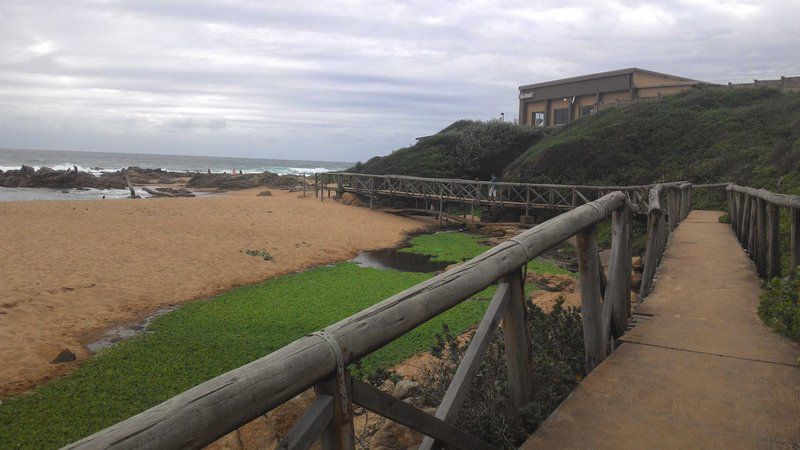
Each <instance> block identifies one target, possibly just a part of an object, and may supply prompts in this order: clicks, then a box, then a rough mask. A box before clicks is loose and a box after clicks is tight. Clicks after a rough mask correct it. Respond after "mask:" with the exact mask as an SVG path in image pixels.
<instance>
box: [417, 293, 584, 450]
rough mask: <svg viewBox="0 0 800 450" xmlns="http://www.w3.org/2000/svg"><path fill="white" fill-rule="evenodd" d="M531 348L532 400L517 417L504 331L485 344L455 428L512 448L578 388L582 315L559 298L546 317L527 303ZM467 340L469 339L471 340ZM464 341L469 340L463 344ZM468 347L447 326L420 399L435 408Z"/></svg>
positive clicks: (423, 381)
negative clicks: (508, 372)
mask: <svg viewBox="0 0 800 450" xmlns="http://www.w3.org/2000/svg"><path fill="white" fill-rule="evenodd" d="M529 307H530V314H531V321H530V323H531V329H530V331H531V345H532V348H533V368H532V370H533V374H534V380H535V381H534V400H533V402H532V403H530V404H529V405H528V406H526V407H525V408H523V410H522V413H521V414H517V412H516V411H515V410H514V407H513V406H512V405H511V402H510V401H509V391H508V389H509V388H508V374H507V372H506V364H505V361H504V359H503V355H504V345H503V339H502V330H501V331H500V332H498V334H497V335H496V336H495V337H494V339H493V340H492V342H491V343H490V345H489V349H488V351H487V354H486V358H485V359H484V361H483V363H482V364H481V367H480V369H479V371H478V373H477V375H476V376H475V378H474V380H473V383H472V387H471V389H470V391H469V394H468V396H467V400H466V402H465V404H464V405H463V407H462V408H461V411H460V413H459V416H458V419H457V421H456V423H455V424H456V426H457V427H459V428H461V429H463V430H465V431H467V432H469V433H471V434H473V435H475V436H477V437H479V438H481V439H483V440H485V441H487V442H489V443H491V444H494V445H496V446H498V447H504V448H516V447H517V446H519V445H520V444H521V443H522V442H524V440H525V439H526V438H527V437H528V436H529V435H530V434H531V433H532V432H533V431H534V430H536V428H537V427H538V426H539V425H540V424H541V423H542V422H543V421H544V420H545V419H546V418H547V416H548V415H549V414H550V413H551V412H552V411H553V410H554V409H555V408H556V407H557V406H558V405H559V404H560V403H561V401H562V400H563V399H564V398H566V397H567V396H568V395H569V394H570V392H572V390H573V389H574V388H575V387H576V386H577V385H578V383H579V382H580V380H581V379H582V378H583V375H584V370H585V369H584V350H583V331H582V327H581V317H580V313H579V311H578V309H577V308H572V307H569V308H568V307H564V299H563V298H560V299H559V300H558V301H556V303H555V304H554V306H553V308H552V310H551V311H550V312H549V313H546V312H544V311H543V310H542V309H540V308H539V307H538V306H536V305H533V304H529ZM470 339H471V337H470ZM467 341H468V340H467ZM467 347H468V342H460V341H459V339H458V338H457V337H456V336H454V335H453V334H451V333H450V331H449V330H448V329H447V328H446V327H445V328H444V329H443V331H442V333H441V334H440V335H438V336H437V341H436V344H434V345H433V346H432V348H431V354H432V355H433V356H434V357H435V358H436V361H435V363H433V364H431V365H430V366H429V367H428V368H427V370H426V371H425V374H424V375H423V377H422V379H421V380H420V383H421V385H422V386H423V389H424V394H423V401H424V403H425V405H426V406H433V407H436V406H438V405H439V403H440V402H441V400H442V398H443V397H444V394H445V392H446V391H447V387H448V386H449V385H450V381H451V380H452V378H453V375H454V374H455V372H456V369H457V368H458V364H459V362H460V361H461V358H462V357H463V354H464V352H465V351H466V349H467Z"/></svg>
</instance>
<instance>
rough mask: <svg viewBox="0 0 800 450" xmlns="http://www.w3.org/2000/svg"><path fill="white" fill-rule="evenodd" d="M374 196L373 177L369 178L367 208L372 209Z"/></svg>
mask: <svg viewBox="0 0 800 450" xmlns="http://www.w3.org/2000/svg"><path fill="white" fill-rule="evenodd" d="M373 197H375V178H372V177H370V178H369V209H372V199H373Z"/></svg>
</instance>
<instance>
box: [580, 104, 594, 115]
mask: <svg viewBox="0 0 800 450" xmlns="http://www.w3.org/2000/svg"><path fill="white" fill-rule="evenodd" d="M592 114H594V105H588V106H581V117H586V116H591V115H592Z"/></svg>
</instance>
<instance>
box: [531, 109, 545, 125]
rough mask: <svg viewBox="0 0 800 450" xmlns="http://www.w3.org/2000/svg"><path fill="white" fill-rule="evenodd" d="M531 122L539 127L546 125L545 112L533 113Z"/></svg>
mask: <svg viewBox="0 0 800 450" xmlns="http://www.w3.org/2000/svg"><path fill="white" fill-rule="evenodd" d="M531 116H532V117H531V123H532V124H533V125H534V126H537V127H543V126H544V112H535V113H533V114H531Z"/></svg>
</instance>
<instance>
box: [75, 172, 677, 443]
mask: <svg viewBox="0 0 800 450" xmlns="http://www.w3.org/2000/svg"><path fill="white" fill-rule="evenodd" d="M394 186H398V185H397V184H394ZM648 195H649V198H648V202H649V211H650V215H651V218H652V219H653V221H652V226H651V227H649V228H648V229H649V231H650V233H651V236H650V238H649V244H648V254H649V256H648V258H647V259H646V262H645V270H650V271H652V270H653V269H654V268H653V267H648V266H650V265H653V264H657V261H658V259H659V256H660V253H661V252H663V247H664V245H666V241H667V239H666V236H667V235H668V233H669V231H670V229H671V228H674V227H675V226H676V225H677V224H678V222H679V221H680V219H681V218H682V217H685V216H686V214H687V213H688V210H689V208H690V207H691V202H690V198H691V185H687V184H685V183H681V184H676V183H668V184H661V185H657V186H655V187H653V188H652V189H650V190H649V193H648ZM635 209H636V206H635V205H634V204H633V203H632V202H631V200H630V198H629V197H628V196H627V195H626V194H625V193H624V192H622V191H619V190H617V191H612V192H609V193H607V194H605V195H603V196H601V197H600V198H598V199H596V200H591V201H587V202H586V203H584V204H582V205H578V206H575V208H574V209H572V210H571V211H568V212H565V213H564V214H561V215H559V216H556V217H555V218H552V219H550V220H548V221H547V222H544V223H542V224H540V225H537V226H535V227H533V228H531V229H529V230H526V231H525V232H523V233H521V234H520V235H518V236H516V237H514V238H513V239H510V240H508V241H506V242H504V243H502V244H500V245H498V246H496V247H493V248H492V249H490V250H488V251H486V252H485V253H483V254H481V255H479V256H477V257H475V258H473V259H471V260H469V261H466V262H464V263H462V264H460V265H458V266H456V267H454V268H452V269H450V270H448V271H446V272H444V273H441V274H439V275H437V276H435V277H433V278H431V279H429V280H428V281H425V282H423V283H420V284H418V285H416V286H413V287H411V288H409V289H406V290H405V291H403V292H400V293H399V294H396V295H394V296H391V297H389V298H387V299H385V300H383V301H381V302H380V303H377V304H375V305H374V306H372V307H370V308H367V309H365V310H363V311H361V312H359V313H357V314H355V315H352V316H350V317H347V318H346V319H343V320H341V321H339V322H337V323H335V324H333V325H331V326H329V327H326V328H324V329H322V330H320V331H318V332H315V333H311V334H309V335H307V336H304V337H302V338H300V339H298V340H296V341H294V342H292V343H290V344H288V345H286V346H285V347H283V348H281V349H279V350H277V351H275V352H273V353H270V354H269V355H266V356H264V357H262V358H260V359H258V360H256V361H253V362H251V363H249V364H246V365H244V366H242V367H239V368H237V369H234V370H232V371H230V372H228V373H225V374H223V375H220V376H218V377H216V378H213V379H211V380H209V381H206V382H204V383H202V384H200V385H198V386H196V387H194V388H192V389H189V390H187V391H185V392H183V393H181V394H179V395H177V396H175V397H173V398H171V399H169V400H167V401H165V402H164V403H162V404H160V405H157V406H155V407H153V408H151V409H149V410H147V411H144V412H142V413H140V414H138V415H136V416H134V417H131V418H129V419H127V420H125V421H122V422H120V423H118V424H116V425H113V426H111V427H109V428H107V429H105V430H102V431H100V432H98V433H96V434H94V435H92V436H89V437H87V438H85V439H82V440H81V441H79V442H76V443H74V444H71V445H69V446H67V448H80V449H88V448H92V449H94V448H125V449H128V448H130V449H133V448H200V447H203V446H204V445H207V444H209V443H211V442H214V441H215V440H217V439H218V438H220V437H222V436H224V435H225V434H227V433H229V432H232V431H234V430H236V429H238V428H239V427H241V426H243V425H245V424H247V423H248V422H250V421H252V420H254V419H256V418H258V417H259V416H261V415H263V414H266V413H267V412H269V411H271V410H272V409H274V408H276V407H278V406H280V405H281V404H283V403H284V402H286V401H288V400H290V399H292V398H293V397H295V396H296V395H299V394H300V393H302V392H304V391H305V390H307V389H309V388H312V387H313V388H314V390H315V392H316V398H315V400H314V402H313V403H312V405H311V406H310V407H309V408H308V410H306V412H305V413H304V414H303V415H302V416H301V417H300V418H299V419H298V420H297V421H296V422H295V424H294V425H293V427H292V428H291V429H290V430H289V431H288V432H287V433H286V434H285V435H284V436H283V438H282V443H283V444H282V445H283V447H284V448H291V449H299V448H308V447H309V446H310V445H312V444H313V443H314V442H316V441H317V440H318V439H320V438H321V441H322V444H323V448H325V449H348V448H353V447H354V439H355V438H354V430H353V405H354V404H355V405H359V406H361V407H363V408H366V409H368V410H371V411H374V412H376V413H377V414H379V415H382V416H384V417H386V418H388V419H390V420H394V421H395V422H398V423H400V424H403V425H406V426H408V427H410V428H412V429H414V430H417V431H419V432H421V433H422V434H424V435H426V436H427V438H426V440H425V441H424V442H423V444H422V448H432V447H434V446H440V445H447V446H451V447H456V448H469V449H487V448H491V445H490V444H488V443H486V442H483V441H482V440H480V439H479V438H477V437H475V436H473V435H471V434H469V433H468V432H466V431H464V430H461V429H459V428H457V427H456V426H455V425H454V422H455V420H456V418H457V416H458V413H459V410H460V409H461V408H462V406H463V404H464V402H465V400H466V397H467V393H468V392H469V389H470V386H471V382H472V379H473V377H474V376H475V374H476V372H477V371H478V368H479V367H480V364H481V362H482V360H483V358H484V356H485V354H486V351H487V348H488V345H489V342H490V340H491V338H492V336H493V335H494V334H495V332H496V330H497V328H498V327H499V326H500V323H501V322H502V327H503V339H504V344H505V345H504V348H505V361H506V364H507V368H508V378H509V380H508V382H509V386H510V395H511V398H510V401H511V402H512V403H513V404H514V405H515V406H516V407H517V408H523V407H524V406H526V405H527V404H529V403H530V401H531V400H532V397H533V396H532V394H533V386H532V383H533V376H532V370H533V367H532V363H531V360H532V349H531V342H530V325H529V323H528V321H529V316H528V310H527V305H526V301H525V294H524V267H525V266H526V264H527V263H528V262H529V261H531V260H532V259H534V258H536V257H538V256H539V255H541V254H542V253H543V252H545V251H546V250H548V249H550V248H553V247H555V246H557V245H559V244H561V243H562V242H564V241H565V240H567V239H568V238H570V237H572V236H575V237H576V238H577V254H578V267H579V272H580V295H581V316H582V323H583V335H584V341H585V357H586V367H587V371H591V370H592V369H593V368H594V367H596V366H597V365H598V364H599V363H600V362H601V361H602V360H603V359H604V358H605V357H606V356H607V355H608V354H609V352H611V351H612V350H613V348H614V343H615V339H616V338H618V337H620V336H621V334H622V333H624V331H625V329H626V324H627V321H628V318H629V315H630V303H631V277H630V274H631V243H632V225H631V224H632V217H633V212H634V210H635ZM609 217H610V218H611V222H612V243H611V256H610V260H609V270H608V277H607V278H606V277H605V276H604V273H603V269H602V266H601V264H600V258H599V254H598V248H597V236H596V235H597V228H596V224H597V223H598V222H600V221H602V220H605V219H607V218H609ZM493 284H497V286H498V288H497V290H496V293H495V295H494V297H493V298H492V300H491V302H490V304H489V306H488V308H487V311H486V314H485V316H484V317H483V319H482V320H481V322H480V324H479V325H478V328H477V331H476V333H475V335H474V337H473V339H472V341H471V342H470V345H469V347H468V349H467V351H466V353H465V355H464V357H463V359H462V361H461V363H460V365H459V367H458V369H457V371H456V373H455V376H454V378H453V380H452V382H451V384H450V386H449V388H448V389H447V391H446V394H445V395H444V398H443V401H442V402H441V404H440V405H439V407H438V409H437V410H436V413H435V414H434V415H431V414H428V413H426V412H424V411H422V410H421V409H418V408H416V407H414V406H413V405H410V404H407V403H405V402H403V401H401V400H399V399H396V398H394V397H392V396H391V395H389V394H387V393H385V392H383V391H381V390H379V389H377V388H375V387H373V386H371V385H369V384H366V383H364V382H362V381H359V380H358V379H354V378H351V376H350V374H349V372H348V365H349V364H351V363H354V362H356V361H358V360H359V359H361V358H363V357H364V356H366V355H368V354H370V353H371V352H373V351H375V350H377V349H379V348H381V347H383V346H385V345H387V344H389V343H390V342H392V341H393V340H395V339H397V338H398V337H400V336H402V335H403V334H404V333H406V332H408V331H410V330H412V329H413V328H415V327H417V326H418V325H421V324H422V323H424V322H426V321H428V320H430V319H431V318H433V317H435V316H437V315H439V314H441V313H443V312H444V311H446V310H448V309H450V308H452V307H454V306H456V305H458V304H460V303H461V302H463V301H465V300H466V299H468V298H470V297H472V296H473V295H475V294H477V293H479V292H481V291H482V290H484V289H485V288H487V287H488V286H490V285H493Z"/></svg>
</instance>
